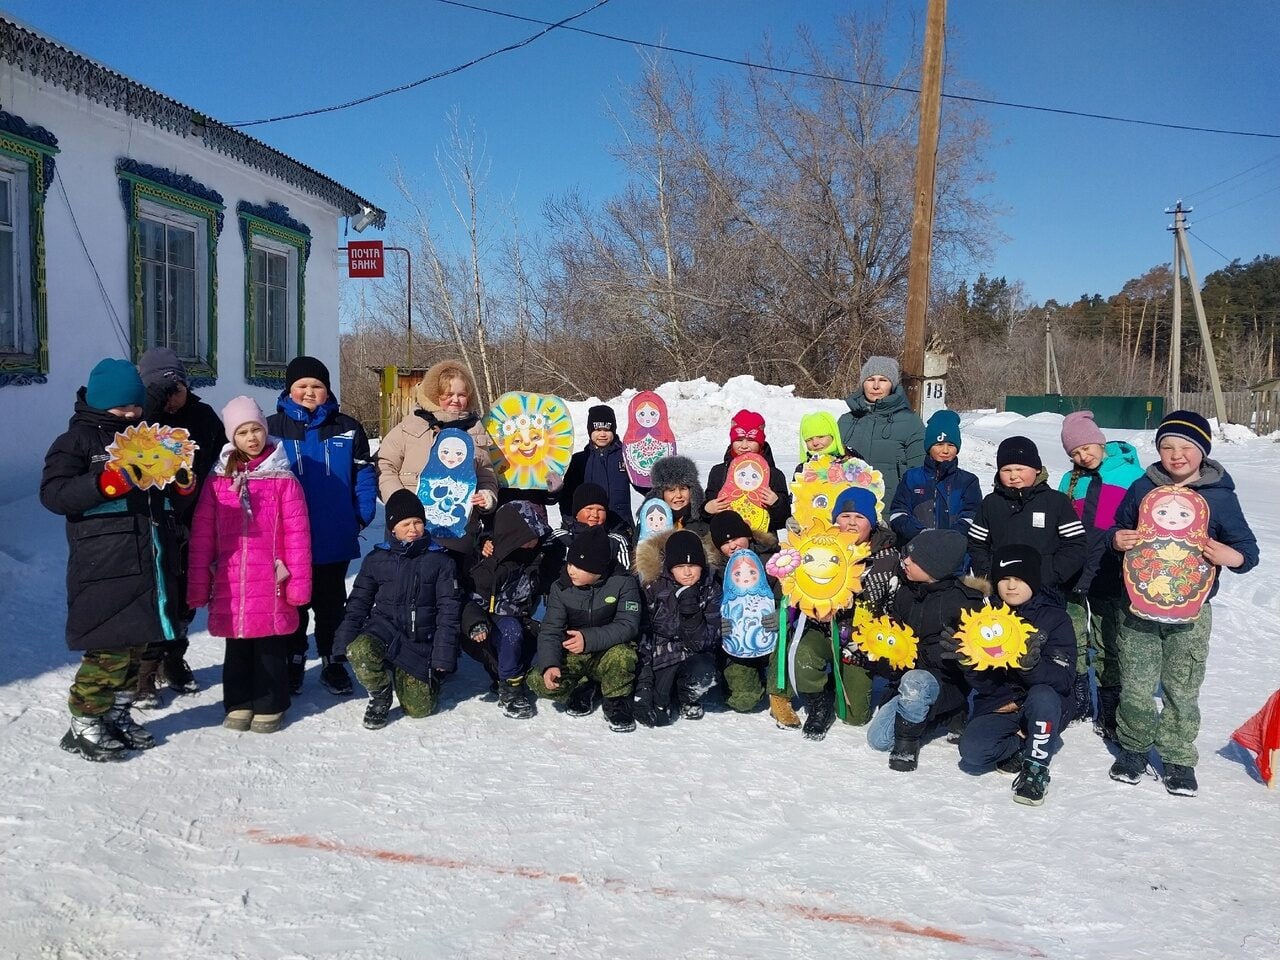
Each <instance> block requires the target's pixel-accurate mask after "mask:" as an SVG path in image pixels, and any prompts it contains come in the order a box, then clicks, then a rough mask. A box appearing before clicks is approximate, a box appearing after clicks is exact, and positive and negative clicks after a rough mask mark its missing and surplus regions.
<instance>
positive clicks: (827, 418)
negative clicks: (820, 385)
mask: <svg viewBox="0 0 1280 960" xmlns="http://www.w3.org/2000/svg"><path fill="white" fill-rule="evenodd" d="M814 437H830V438H831V445H830V446H829V447H827V449H825V450H823V451H821V452H820V453H816V454H815V453H813V452H812V451H810V450H809V447H808V446H807V444H808V442H809V441H810V440H812V439H813V438H814ZM826 454H830V455H832V456H836V457H843V456H844V444H843V443H842V442H841V441H840V425H839V424H838V423H837V422H836V418H835V417H833V416H832V415H831V414H829V413H827V411H825V410H819V411H817V412H816V413H806V414H805V415H804V416H803V417H801V418H800V462H801V463H803V462H804V461H805V460H808V459H809V458H810V457H812V456H819V457H820V456H823V455H826Z"/></svg>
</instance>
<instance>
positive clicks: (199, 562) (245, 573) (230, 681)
mask: <svg viewBox="0 0 1280 960" xmlns="http://www.w3.org/2000/svg"><path fill="white" fill-rule="evenodd" d="M222 422H223V423H224V424H225V425H226V429H227V439H229V440H230V441H231V442H230V443H228V444H227V445H226V446H225V447H223V448H222V457H221V459H220V460H219V461H218V466H217V467H216V468H215V469H214V471H213V473H212V474H210V476H209V479H208V481H206V483H205V486H204V490H203V491H202V493H201V494H200V502H199V504H198V505H197V506H196V513H195V519H194V521H193V523H192V529H191V548H190V560H189V579H188V585H187V605H188V606H190V607H192V608H196V607H203V606H205V605H206V604H208V606H209V632H210V633H212V634H213V635H214V636H222V637H226V638H227V649H226V656H225V658H224V660H223V664H222V703H223V707H224V708H225V709H226V711H227V716H226V719H225V720H223V722H222V725H223V726H224V727H227V728H228V729H231V730H252V731H254V732H255V733H274V732H275V731H276V730H278V729H280V722H281V719H282V718H283V716H284V711H285V710H286V709H287V708H288V706H289V670H288V666H289V636H290V634H292V633H293V631H294V630H295V629H296V628H297V626H298V607H300V606H302V605H304V604H306V603H308V602H309V601H310V600H311V528H310V526H309V525H308V522H307V503H306V500H305V499H304V497H303V493H302V485H301V484H299V483H298V479H297V477H295V476H294V474H293V471H292V470H290V468H289V459H288V457H287V456H285V452H284V450H283V449H282V448H281V446H280V444H279V442H278V441H276V440H275V438H273V437H269V436H268V435H267V421H266V418H265V417H264V416H263V415H262V410H261V409H260V408H259V407H258V404H257V402H256V401H254V400H253V398H252V397H236V398H235V399H234V400H232V401H231V402H230V403H228V404H227V405H226V406H225V407H223V408H222Z"/></svg>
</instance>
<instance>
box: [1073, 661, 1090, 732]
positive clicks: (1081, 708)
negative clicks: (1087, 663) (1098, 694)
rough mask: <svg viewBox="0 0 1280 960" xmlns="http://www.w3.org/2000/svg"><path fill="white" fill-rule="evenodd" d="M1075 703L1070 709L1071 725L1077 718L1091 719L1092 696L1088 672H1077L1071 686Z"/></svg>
mask: <svg viewBox="0 0 1280 960" xmlns="http://www.w3.org/2000/svg"><path fill="white" fill-rule="evenodd" d="M1071 689H1072V694H1073V697H1074V700H1075V703H1074V705H1073V707H1072V711H1071V723H1068V724H1067V726H1071V724H1072V723H1075V722H1076V721H1078V720H1092V719H1093V697H1092V696H1091V695H1090V693H1089V674H1087V673H1077V674H1076V682H1075V684H1074V686H1073V687H1072V688H1071Z"/></svg>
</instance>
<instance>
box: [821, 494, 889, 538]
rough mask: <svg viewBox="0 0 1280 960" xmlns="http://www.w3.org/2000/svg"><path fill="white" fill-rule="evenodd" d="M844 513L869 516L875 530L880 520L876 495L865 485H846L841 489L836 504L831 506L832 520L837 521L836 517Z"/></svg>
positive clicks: (868, 518)
mask: <svg viewBox="0 0 1280 960" xmlns="http://www.w3.org/2000/svg"><path fill="white" fill-rule="evenodd" d="M842 513H859V514H861V515H862V516H864V517H866V518H867V520H868V522H870V524H871V529H872V530H874V529H875V528H876V523H877V522H878V518H877V516H876V495H875V494H874V493H872V492H871V491H870V490H866V489H864V488H863V487H846V488H845V489H844V490H841V491H840V495H839V496H838V497H836V502H835V505H834V506H832V508H831V522H832V523H835V522H836V518H837V517H838V516H840V514H842Z"/></svg>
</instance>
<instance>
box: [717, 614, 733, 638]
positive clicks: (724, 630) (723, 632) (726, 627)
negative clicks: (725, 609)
mask: <svg viewBox="0 0 1280 960" xmlns="http://www.w3.org/2000/svg"><path fill="white" fill-rule="evenodd" d="M732 634H733V624H732V623H730V622H729V621H728V620H726V619H724V618H723V617H721V618H720V636H722V637H725V638H728V637H730V636H731V635H732Z"/></svg>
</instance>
